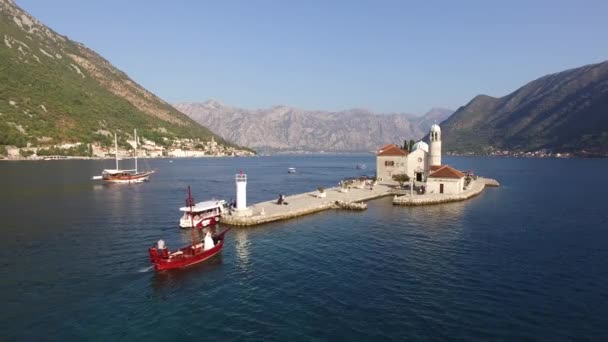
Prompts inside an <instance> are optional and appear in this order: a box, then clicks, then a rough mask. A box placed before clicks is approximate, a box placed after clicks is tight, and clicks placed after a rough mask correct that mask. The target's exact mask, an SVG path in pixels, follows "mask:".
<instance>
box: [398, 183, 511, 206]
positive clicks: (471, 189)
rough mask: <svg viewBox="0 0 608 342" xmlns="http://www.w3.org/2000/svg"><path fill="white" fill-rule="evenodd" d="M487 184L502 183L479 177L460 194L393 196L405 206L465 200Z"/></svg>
mask: <svg viewBox="0 0 608 342" xmlns="http://www.w3.org/2000/svg"><path fill="white" fill-rule="evenodd" d="M486 186H487V187H498V186H500V184H499V183H498V181H496V180H495V179H491V178H483V177H478V178H477V179H476V180H473V181H471V184H469V186H468V187H467V189H466V190H465V191H463V192H462V193H460V194H454V195H446V194H424V195H418V194H414V195H413V196H410V195H403V196H395V197H393V204H394V205H404V206H416V205H429V204H440V203H447V202H456V201H464V200H466V199H469V198H471V197H475V196H477V195H479V194H480V193H481V192H482V191H483V189H484V188H485V187H486Z"/></svg>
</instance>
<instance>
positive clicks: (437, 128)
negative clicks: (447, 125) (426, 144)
mask: <svg viewBox="0 0 608 342" xmlns="http://www.w3.org/2000/svg"><path fill="white" fill-rule="evenodd" d="M431 132H441V128H439V125H438V124H433V125H432V126H431Z"/></svg>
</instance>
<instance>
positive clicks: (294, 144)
mask: <svg viewBox="0 0 608 342" xmlns="http://www.w3.org/2000/svg"><path fill="white" fill-rule="evenodd" d="M175 107H176V108H177V109H179V110H180V111H182V112H183V113H186V114H187V115H189V116H190V117H191V118H192V119H194V120H195V121H197V122H199V123H200V124H202V125H205V126H207V127H209V128H210V129H212V130H213V131H214V132H217V133H218V134H219V135H221V136H222V137H224V138H225V139H227V140H229V141H232V142H234V143H237V144H239V145H243V146H248V147H251V148H255V149H258V150H261V151H268V150H270V151H277V150H304V151H371V150H375V149H377V148H378V147H380V146H382V145H384V144H386V143H399V144H402V143H403V140H404V139H418V138H421V137H422V136H424V134H425V133H426V131H427V130H428V129H429V127H430V125H431V124H432V122H433V121H436V122H441V121H443V120H444V119H445V118H447V117H448V116H449V115H450V114H451V113H452V112H453V111H451V110H448V109H441V108H436V109H433V110H431V111H430V112H429V113H428V114H426V115H424V116H422V117H417V116H414V115H411V114H374V113H372V112H370V111H368V110H365V109H351V110H346V111H341V112H326V111H307V110H301V109H297V108H292V107H286V106H275V107H272V108H269V109H260V110H246V109H242V108H236V107H230V106H226V105H223V104H221V103H219V102H218V101H214V100H209V101H207V102H203V103H178V104H175Z"/></svg>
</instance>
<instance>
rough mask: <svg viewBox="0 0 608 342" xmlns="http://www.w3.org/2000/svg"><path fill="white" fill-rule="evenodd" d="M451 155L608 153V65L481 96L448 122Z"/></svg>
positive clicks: (445, 126)
mask: <svg viewBox="0 0 608 342" xmlns="http://www.w3.org/2000/svg"><path fill="white" fill-rule="evenodd" d="M441 129H442V132H443V135H442V138H443V141H444V143H443V147H444V150H446V151H456V152H485V151H487V150H488V149H489V148H490V147H493V148H497V149H505V150H512V151H535V150H540V149H547V150H550V151H553V152H583V151H584V152H587V153H591V154H607V153H608V62H603V63H598V64H592V65H586V66H583V67H580V68H576V69H570V70H566V71H563V72H559V73H556V74H551V75H547V76H544V77H541V78H539V79H537V80H535V81H532V82H530V83H528V84H526V85H525V86H523V87H521V88H519V89H518V90H516V91H515V92H513V93H511V94H509V95H507V96H504V97H501V98H494V97H490V96H486V95H479V96H477V97H475V98H474V99H473V100H471V102H469V103H468V104H467V105H466V106H464V107H460V108H459V109H458V110H457V111H456V112H455V113H454V114H453V115H452V116H450V117H449V118H448V119H447V120H446V121H445V122H443V123H442V125H441Z"/></svg>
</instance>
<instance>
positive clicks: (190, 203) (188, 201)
mask: <svg viewBox="0 0 608 342" xmlns="http://www.w3.org/2000/svg"><path fill="white" fill-rule="evenodd" d="M186 206H187V207H189V208H190V231H191V233H192V245H195V244H196V234H197V233H198V231H197V230H196V229H194V228H196V227H194V218H193V217H192V207H194V198H192V195H191V194H190V185H188V198H186Z"/></svg>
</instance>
